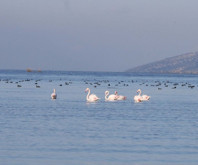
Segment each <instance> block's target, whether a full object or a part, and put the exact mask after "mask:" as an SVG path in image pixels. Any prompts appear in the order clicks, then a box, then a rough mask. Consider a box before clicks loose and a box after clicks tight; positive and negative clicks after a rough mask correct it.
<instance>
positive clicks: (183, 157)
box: [0, 71, 198, 165]
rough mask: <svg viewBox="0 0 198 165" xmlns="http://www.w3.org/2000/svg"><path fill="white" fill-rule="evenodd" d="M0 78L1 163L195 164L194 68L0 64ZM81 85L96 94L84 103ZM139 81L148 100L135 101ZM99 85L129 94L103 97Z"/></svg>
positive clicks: (197, 92) (197, 88)
mask: <svg viewBox="0 0 198 165" xmlns="http://www.w3.org/2000/svg"><path fill="white" fill-rule="evenodd" d="M0 80H1V81H0V164H2V165H35V164H36V165H43V164H47V165H57V164H58V165H65V164H69V165H167V164H169V165H187V164H188V165H197V164H198V108H197V107H198V97H197V96H198V76H188V75H157V76H156V75H135V74H130V73H100V72H97V73H94V72H93V73H92V72H32V73H27V72H25V71H0ZM96 82H97V83H99V84H100V85H97V84H95V83H96ZM35 83H37V84H35ZM65 83H66V84H65ZM17 85H21V87H17ZM36 85H37V86H40V88H36ZM61 85H62V86H61ZM94 86H96V87H94ZM193 86H194V87H193ZM87 87H89V88H90V89H91V93H95V94H97V95H98V96H99V97H100V98H101V100H100V101H98V102H97V103H87V102H86V93H85V92H84V90H85V89H86V88H87ZM174 87H176V88H175V89H174ZM54 88H56V91H57V95H58V98H57V100H51V98H50V95H51V93H52V92H53V89H54ZM139 88H140V89H142V91H143V93H145V94H148V95H150V96H151V99H150V101H147V102H141V103H135V102H134V101H133V97H134V96H135V95H136V94H137V93H136V91H137V89H139ZM105 90H109V91H110V93H114V91H115V90H116V91H118V93H119V94H122V95H125V96H127V100H126V101H119V102H105V101H104V92H105Z"/></svg>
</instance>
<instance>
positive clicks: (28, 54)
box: [0, 0, 198, 71]
mask: <svg viewBox="0 0 198 165" xmlns="http://www.w3.org/2000/svg"><path fill="white" fill-rule="evenodd" d="M192 51H198V1H197V0H165V1H162V0H0V69H26V68H32V69H41V70H72V71H77V70H81V71H125V70H127V69H129V68H132V67H135V66H138V65H142V64H146V63H148V62H152V61H156V60H161V59H163V58H166V57H171V56H175V55H180V54H183V53H187V52H192Z"/></svg>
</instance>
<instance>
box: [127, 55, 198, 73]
mask: <svg viewBox="0 0 198 165" xmlns="http://www.w3.org/2000/svg"><path fill="white" fill-rule="evenodd" d="M127 72H136V73H177V74H198V52H191V53H186V54H183V55H179V56H175V57H170V58H166V59H164V60H160V61H157V62H152V63H149V64H146V65H142V66H138V67H135V68H132V69H129V70H127Z"/></svg>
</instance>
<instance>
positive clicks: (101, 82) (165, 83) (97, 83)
mask: <svg viewBox="0 0 198 165" xmlns="http://www.w3.org/2000/svg"><path fill="white" fill-rule="evenodd" d="M29 81H34V84H35V87H36V88H40V87H41V85H39V82H40V81H42V80H41V79H39V80H34V79H25V80H20V81H12V80H11V79H0V82H4V83H10V84H16V87H19V88H20V87H23V85H22V84H23V83H24V82H29ZM60 81H62V79H60ZM82 81H83V82H84V83H85V84H87V85H89V86H93V87H94V88H97V87H98V86H101V85H106V86H107V87H109V88H110V87H117V86H126V87H128V86H130V85H131V84H133V83H138V84H139V85H140V86H151V87H157V89H158V90H162V89H163V88H167V87H170V88H172V89H176V88H178V87H188V88H190V89H193V88H195V87H197V86H198V85H195V84H191V83H188V82H180V83H177V82H171V81H168V80H167V81H154V82H149V81H143V80H142V81H141V82H140V81H137V80H130V81H116V80H115V81H114V82H110V81H109V80H99V81H98V80H93V81H90V80H82ZM49 82H53V80H49ZM72 83H73V82H72V81H67V82H63V83H60V84H59V86H64V85H71V84H72Z"/></svg>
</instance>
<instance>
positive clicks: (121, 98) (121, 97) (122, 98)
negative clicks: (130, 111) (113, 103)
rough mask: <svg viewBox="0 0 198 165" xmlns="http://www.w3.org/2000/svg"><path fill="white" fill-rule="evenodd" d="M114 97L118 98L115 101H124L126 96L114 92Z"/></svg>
mask: <svg viewBox="0 0 198 165" xmlns="http://www.w3.org/2000/svg"><path fill="white" fill-rule="evenodd" d="M115 95H116V96H118V98H117V100H126V98H127V97H126V96H122V95H118V92H117V91H115Z"/></svg>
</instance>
